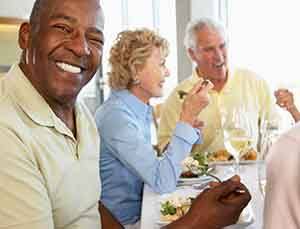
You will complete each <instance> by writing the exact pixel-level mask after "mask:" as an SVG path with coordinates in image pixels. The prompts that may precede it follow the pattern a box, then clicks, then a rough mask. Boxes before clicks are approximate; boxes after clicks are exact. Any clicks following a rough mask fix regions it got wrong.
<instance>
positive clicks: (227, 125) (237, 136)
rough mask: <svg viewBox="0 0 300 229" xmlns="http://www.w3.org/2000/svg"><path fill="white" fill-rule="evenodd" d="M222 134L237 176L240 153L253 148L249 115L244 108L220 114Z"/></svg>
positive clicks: (252, 134)
mask: <svg viewBox="0 0 300 229" xmlns="http://www.w3.org/2000/svg"><path fill="white" fill-rule="evenodd" d="M221 114H222V115H221V123H222V128H223V134H224V146H225V148H226V150H227V151H228V152H229V153H230V154H231V155H232V156H233V158H234V165H233V166H234V170H235V173H237V174H239V162H240V156H241V153H242V152H244V151H245V150H247V149H250V148H251V147H253V137H254V133H253V128H252V125H251V114H250V112H247V111H246V109H245V108H244V107H237V108H234V109H231V110H230V112H226V111H223V112H222V113H221Z"/></svg>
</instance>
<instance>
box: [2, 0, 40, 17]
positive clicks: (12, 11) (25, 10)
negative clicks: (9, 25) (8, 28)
mask: <svg viewBox="0 0 300 229" xmlns="http://www.w3.org/2000/svg"><path fill="white" fill-rule="evenodd" d="M33 3H34V0H0V6H1V7H0V17H16V18H21V19H28V18H29V14H30V11H31V9H32V6H33Z"/></svg>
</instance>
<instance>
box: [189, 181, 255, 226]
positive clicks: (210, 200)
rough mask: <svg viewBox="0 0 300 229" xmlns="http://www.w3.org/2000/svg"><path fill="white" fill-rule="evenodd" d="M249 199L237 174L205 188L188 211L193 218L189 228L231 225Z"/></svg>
mask: <svg viewBox="0 0 300 229" xmlns="http://www.w3.org/2000/svg"><path fill="white" fill-rule="evenodd" d="M250 199H251V195H250V193H249V191H248V189H247V188H246V187H245V186H244V185H243V184H242V183H240V181H239V177H237V176H235V177H233V178H232V179H230V180H227V181H225V182H222V183H220V184H218V185H215V186H214V187H212V188H209V189H206V190H204V191H203V192H202V193H201V194H200V195H199V196H198V197H197V198H196V199H195V201H194V202H193V204H192V207H191V209H190V211H189V212H188V214H189V215H190V217H191V218H192V219H194V222H193V227H191V228H202V227H203V228H207V229H220V228H223V227H225V226H228V225H232V224H234V223H236V222H237V220H238V218H239V216H240V214H241V212H242V210H243V209H244V208H245V207H246V206H247V204H248V203H249V201H250ZM201 226H202V227H201Z"/></svg>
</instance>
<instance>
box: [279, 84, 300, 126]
mask: <svg viewBox="0 0 300 229" xmlns="http://www.w3.org/2000/svg"><path fill="white" fill-rule="evenodd" d="M274 95H275V98H276V103H277V104H278V106H280V107H281V108H284V109H286V110H287V111H288V112H290V114H291V115H292V116H293V118H294V120H295V121H296V122H298V121H299V120H300V112H299V111H298V109H297V107H296V105H295V102H294V96H293V93H292V92H290V91H289V90H287V89H278V90H277V91H275V93H274Z"/></svg>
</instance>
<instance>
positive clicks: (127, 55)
mask: <svg viewBox="0 0 300 229" xmlns="http://www.w3.org/2000/svg"><path fill="white" fill-rule="evenodd" d="M154 47H157V48H160V49H161V51H162V53H163V55H164V56H167V55H168V49H169V48H168V42H167V40H166V39H164V38H162V37H160V36H159V35H158V34H157V33H155V32H154V31H152V30H149V29H136V30H126V31H123V32H121V33H119V34H118V36H117V39H116V40H115V42H114V44H113V46H112V48H111V50H110V57H109V64H110V67H111V69H110V72H109V73H108V75H109V85H110V87H111V88H112V89H115V90H122V89H129V88H130V87H131V85H132V83H133V79H134V77H135V76H136V74H137V72H138V71H139V70H141V69H143V67H144V66H145V63H146V60H147V59H148V58H149V57H150V56H151V54H152V51H153V48H154Z"/></svg>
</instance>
